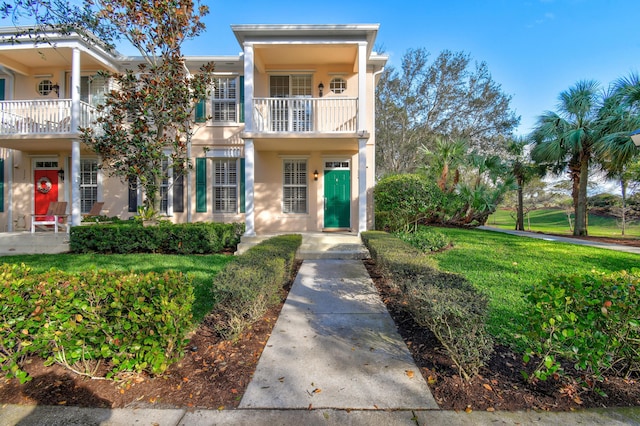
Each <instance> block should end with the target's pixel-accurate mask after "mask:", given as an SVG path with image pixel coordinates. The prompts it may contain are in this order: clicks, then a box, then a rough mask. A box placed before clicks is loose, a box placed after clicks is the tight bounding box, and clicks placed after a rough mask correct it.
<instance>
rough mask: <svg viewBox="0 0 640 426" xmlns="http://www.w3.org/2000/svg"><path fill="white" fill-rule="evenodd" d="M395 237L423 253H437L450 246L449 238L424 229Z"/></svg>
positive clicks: (397, 234)
mask: <svg viewBox="0 0 640 426" xmlns="http://www.w3.org/2000/svg"><path fill="white" fill-rule="evenodd" d="M395 236H396V237H398V238H399V239H401V240H402V241H404V242H405V243H408V244H411V245H412V246H413V247H416V248H418V249H419V250H420V251H422V252H424V253H427V252H432V251H439V250H442V249H443V248H445V247H448V246H449V245H451V240H450V239H449V237H447V236H446V235H444V234H443V233H442V232H438V231H436V230H435V229H429V228H426V227H421V228H418V230H417V231H416V232H397V233H396V234H395Z"/></svg>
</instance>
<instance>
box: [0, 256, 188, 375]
mask: <svg viewBox="0 0 640 426" xmlns="http://www.w3.org/2000/svg"><path fill="white" fill-rule="evenodd" d="M0 277H2V278H3V283H4V285H3V286H2V288H0V302H1V303H2V306H3V307H2V308H1V310H0V312H1V317H0V320H1V321H2V323H1V328H0V343H1V345H2V355H0V356H1V358H0V363H1V364H2V368H3V370H4V371H6V372H7V375H8V376H10V377H18V378H19V379H20V381H21V382H24V381H26V380H28V377H27V375H26V373H25V372H24V371H22V370H21V369H20V363H21V361H22V360H23V359H24V357H25V356H27V355H38V356H41V357H42V358H45V359H46V360H47V362H49V363H53V362H57V363H60V364H62V365H65V366H66V367H68V368H71V369H73V370H74V371H76V372H79V373H82V374H88V375H93V368H95V366H96V365H97V363H99V361H101V360H107V361H109V362H110V363H111V368H110V372H109V374H108V376H109V377H110V376H111V375H112V374H114V373H116V372H119V371H137V372H140V371H147V372H149V373H152V374H159V373H163V372H164V371H165V370H166V369H167V368H168V366H169V365H170V364H171V363H173V362H175V361H177V360H178V359H179V358H180V357H181V356H182V355H183V347H184V345H185V343H186V340H185V336H186V334H187V332H188V331H190V329H191V307H192V304H193V300H194V296H193V286H192V283H191V281H192V280H191V278H189V277H184V276H183V275H182V274H181V273H176V272H173V271H167V272H164V273H163V274H157V273H153V272H151V273H146V274H134V273H122V272H117V273H114V272H109V271H104V270H102V271H96V270H93V271H87V272H83V273H80V274H68V273H65V272H62V271H58V270H51V271H48V272H46V273H43V274H32V273H31V271H30V270H29V269H28V268H25V267H24V266H21V267H17V266H15V265H2V266H0Z"/></svg>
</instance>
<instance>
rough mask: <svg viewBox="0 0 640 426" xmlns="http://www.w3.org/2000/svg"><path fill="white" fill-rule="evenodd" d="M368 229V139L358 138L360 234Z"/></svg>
mask: <svg viewBox="0 0 640 426" xmlns="http://www.w3.org/2000/svg"><path fill="white" fill-rule="evenodd" d="M366 230H367V140H366V139H358V234H360V233H361V232H364V231H366Z"/></svg>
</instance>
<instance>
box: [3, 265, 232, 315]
mask: <svg viewBox="0 0 640 426" xmlns="http://www.w3.org/2000/svg"><path fill="white" fill-rule="evenodd" d="M232 259H233V256H226V255H219V254H214V255H205V256H202V255H197V256H196V255H193V256H187V255H163V254H122V255H119V254H109V255H105V254H48V255H21V256H4V257H1V256H0V263H13V264H20V263H24V264H25V265H27V266H29V267H31V268H32V269H33V270H34V272H44V271H47V270H49V269H51V268H56V269H60V270H62V271H65V272H80V271H83V270H87V269H91V268H95V269H107V270H110V271H135V272H143V273H144V272H162V271H165V270H167V269H173V270H175V271H181V272H183V273H185V274H191V275H192V276H193V286H194V289H193V291H194V294H195V302H194V305H193V317H194V321H195V323H199V322H200V321H201V320H202V318H204V316H205V315H206V314H208V313H209V312H210V311H211V309H212V308H213V305H214V303H215V300H214V298H213V297H212V294H211V285H212V282H213V277H214V276H215V275H216V274H217V273H218V272H219V271H220V270H221V269H222V268H223V267H224V266H225V265H226V264H227V263H228V262H229V261H231V260H232Z"/></svg>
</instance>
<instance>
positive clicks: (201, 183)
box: [196, 158, 207, 213]
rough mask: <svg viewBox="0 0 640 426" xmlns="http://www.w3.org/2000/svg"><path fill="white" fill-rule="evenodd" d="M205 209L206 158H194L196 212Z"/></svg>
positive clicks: (204, 210)
mask: <svg viewBox="0 0 640 426" xmlns="http://www.w3.org/2000/svg"><path fill="white" fill-rule="evenodd" d="M206 211H207V159H206V158H196V212H198V213H202V212H206Z"/></svg>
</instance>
